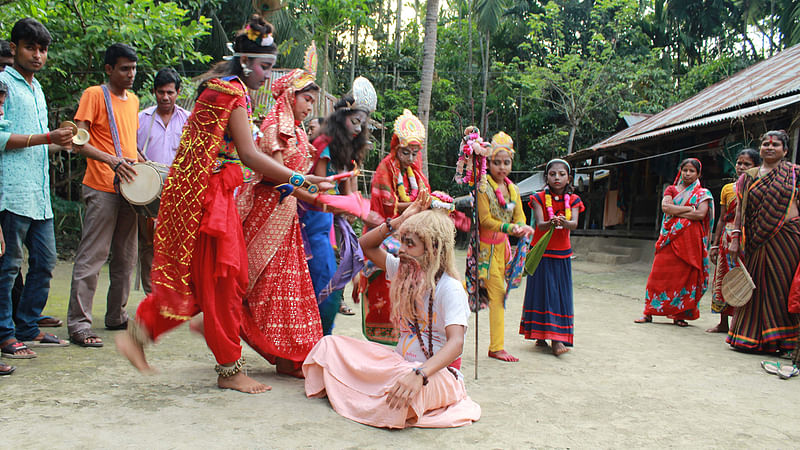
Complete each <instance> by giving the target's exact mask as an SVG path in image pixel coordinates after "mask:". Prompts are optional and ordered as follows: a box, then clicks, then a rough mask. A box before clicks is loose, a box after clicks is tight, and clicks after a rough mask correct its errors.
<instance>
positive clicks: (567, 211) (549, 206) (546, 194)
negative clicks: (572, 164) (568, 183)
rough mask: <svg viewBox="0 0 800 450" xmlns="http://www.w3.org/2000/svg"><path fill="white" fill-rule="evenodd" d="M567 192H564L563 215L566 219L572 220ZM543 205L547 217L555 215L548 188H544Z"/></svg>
mask: <svg viewBox="0 0 800 450" xmlns="http://www.w3.org/2000/svg"><path fill="white" fill-rule="evenodd" d="M569 197H570V196H569V192H564V217H565V218H566V219H567V220H572V208H570V198H569ZM556 200H558V196H556ZM544 205H545V207H546V208H547V214H548V216H549V218H553V217H555V216H556V215H555V213H554V212H553V197H552V196H551V195H550V189H549V188H548V189H545V190H544Z"/></svg>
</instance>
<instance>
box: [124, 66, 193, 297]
mask: <svg viewBox="0 0 800 450" xmlns="http://www.w3.org/2000/svg"><path fill="white" fill-rule="evenodd" d="M180 93H181V77H180V76H179V75H178V72H177V71H175V69H173V68H171V67H166V68H164V69H161V70H159V71H158V73H156V77H155V78H154V79H153V95H154V96H155V98H156V105H155V106H151V107H149V108H146V109H144V110H142V112H140V113H139V132H138V133H137V134H136V144H137V145H138V147H139V154H141V155H142V156H144V157H145V158H146V159H148V160H150V161H153V162H157V163H159V164H164V165H166V166H171V165H172V160H173V159H174V158H175V152H176V151H177V150H178V144H179V143H180V142H181V133H182V132H183V125H184V124H186V121H187V120H188V119H189V114H190V113H189V111H187V110H185V109H183V108H181V107H180V106H178V105H176V104H175V100H177V99H178V95H180ZM138 221H139V266H140V268H141V275H142V289H144V292H145V294H149V293H150V291H151V285H150V268H151V267H152V265H153V224H154V221H153V219H149V218H147V217H144V216H139V217H138Z"/></svg>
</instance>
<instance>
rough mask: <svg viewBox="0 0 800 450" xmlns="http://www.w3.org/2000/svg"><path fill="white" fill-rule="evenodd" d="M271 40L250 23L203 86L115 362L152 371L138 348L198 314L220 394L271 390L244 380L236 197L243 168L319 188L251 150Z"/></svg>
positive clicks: (245, 177)
mask: <svg viewBox="0 0 800 450" xmlns="http://www.w3.org/2000/svg"><path fill="white" fill-rule="evenodd" d="M271 32H272V26H271V25H270V24H269V23H267V22H265V21H264V20H263V19H261V17H259V16H257V15H255V16H253V18H252V19H251V20H250V24H249V25H248V27H247V28H246V29H245V30H243V31H241V32H240V33H239V34H238V35H237V36H236V38H235V39H234V43H233V50H234V54H233V57H232V59H231V61H230V62H229V63H223V64H221V65H218V66H217V67H216V68H215V69H213V70H212V71H211V72H209V75H208V77H209V78H208V79H207V80H206V81H205V82H203V83H202V84H201V87H200V94H199V96H198V98H197V102H196V104H195V107H194V110H193V112H192V115H191V117H190V118H189V120H188V122H187V124H186V128H185V130H184V134H183V137H182V138H181V143H180V146H179V147H178V151H177V154H176V155H175V160H174V162H173V165H172V168H171V169H170V173H169V176H168V178H167V182H166V184H165V186H164V191H163V194H162V196H161V204H160V208H159V214H158V222H157V223H158V224H157V227H156V235H155V241H154V260H153V271H152V274H151V275H152V283H153V291H152V293H151V294H150V295H148V296H147V298H145V299H144V300H143V301H142V303H140V304H139V308H138V310H137V312H136V320H135V321H131V323H130V325H129V327H128V331H127V332H125V333H121V334H119V335H118V336H117V338H116V341H117V349H118V350H119V351H120V353H122V355H123V356H125V357H126V358H128V360H130V362H131V364H133V366H134V367H136V368H137V369H139V370H140V371H142V372H151V371H152V368H151V367H150V365H149V364H148V363H147V360H146V359H145V355H144V346H145V345H147V344H149V343H152V342H153V341H154V340H157V339H158V338H159V337H160V336H161V335H162V334H164V333H165V332H167V331H169V330H171V329H173V328H175V327H177V326H178V325H180V324H182V323H183V322H185V321H187V320H189V319H191V318H192V317H193V316H195V315H197V314H199V313H200V312H202V313H203V328H204V334H205V339H206V343H207V344H208V346H209V348H210V349H211V351H212V352H213V353H214V357H215V358H216V360H217V366H216V371H217V374H218V375H219V376H218V378H217V384H218V386H219V387H221V388H228V389H235V390H238V391H241V392H246V393H251V394H256V393H261V392H264V391H266V390H267V389H269V387H268V386H265V385H264V384H262V383H259V382H257V381H256V380H254V379H252V378H250V377H248V376H247V375H245V373H244V372H242V371H241V369H242V367H243V365H244V358H242V346H241V344H240V342H239V330H240V326H241V322H242V317H241V316H242V294H243V293H244V290H245V288H246V287H247V255H246V252H245V243H244V238H243V236H242V229H241V228H240V227H238V226H236V224H238V223H239V216H238V214H237V212H236V203H235V200H234V193H235V192H236V190H237V189H239V188H240V187H241V186H242V183H243V182H245V183H246V182H247V181H249V179H250V177H251V175H252V173H253V171H252V170H250V169H248V167H249V168H252V169H253V170H255V171H256V172H258V173H259V174H260V175H259V178H260V179H265V180H270V181H272V182H275V183H282V182H285V181H286V180H287V179H288V180H289V182H290V183H292V184H293V185H297V186H302V185H305V184H306V183H307V181H306V180H316V181H321V180H322V179H321V178H319V177H312V176H309V177H305V178H304V177H302V176H301V175H299V174H296V173H292V171H291V170H289V169H287V168H286V167H284V166H283V165H281V164H278V163H276V162H275V161H274V160H273V159H270V158H267V157H266V156H264V155H263V154H262V153H260V152H258V151H257V150H256V147H255V144H254V142H253V134H252V133H253V129H252V122H251V121H250V104H249V103H250V102H249V98H248V96H247V88H250V89H258V88H259V87H260V86H261V85H263V84H264V82H265V81H266V79H267V78H268V77H269V75H270V72H271V69H272V65H273V64H274V62H275V57H276V56H275V55H276V53H277V47H276V46H275V45H274V42H273V39H272V36H271ZM245 165H246V166H247V167H245Z"/></svg>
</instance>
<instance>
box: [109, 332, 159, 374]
mask: <svg viewBox="0 0 800 450" xmlns="http://www.w3.org/2000/svg"><path fill="white" fill-rule="evenodd" d="M114 342H116V344H117V351H118V352H119V353H120V354H121V355H122V356H124V357H126V358H128V361H130V362H131V364H133V367H135V368H136V370H138V371H139V372H142V373H144V374H152V373H155V372H156V371H155V369H153V367H152V366H150V364H147V359H146V358H145V356H144V348H142V346H141V345H140V344H139V343H138V342H136V340H135V339H134V338H133V336H131V333H130V331H125V332H123V333H118V334H117V335H116V336H114Z"/></svg>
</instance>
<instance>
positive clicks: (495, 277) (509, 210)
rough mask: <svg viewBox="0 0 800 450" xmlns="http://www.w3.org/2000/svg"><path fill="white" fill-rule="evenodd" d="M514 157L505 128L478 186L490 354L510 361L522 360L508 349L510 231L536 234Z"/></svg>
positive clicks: (480, 267)
mask: <svg viewBox="0 0 800 450" xmlns="http://www.w3.org/2000/svg"><path fill="white" fill-rule="evenodd" d="M513 158H514V141H513V140H512V139H511V137H510V136H509V135H507V134H505V133H503V132H502V131H501V132H499V133H497V134H495V135H494V137H493V138H492V154H491V156H490V157H489V173H488V174H487V175H488V176H486V177H484V179H483V181H481V184H480V186H479V188H478V217H479V220H480V240H481V243H480V252H479V254H478V277H479V279H480V283H481V287H482V288H484V289H485V291H486V293H487V294H488V297H489V334H490V342H489V356H490V357H492V358H497V359H499V360H501V361H507V362H516V361H519V359H517V358H515V357H514V356H513V355H511V354H510V353H508V352H507V351H505V349H504V328H505V305H504V304H503V303H504V302H503V299H504V297H505V293H506V285H505V272H506V264H508V263H509V261H510V259H511V256H512V255H511V246H510V244H509V242H508V235H509V234H510V235H512V236H517V237H522V236H526V235H532V234H533V228H531V227H530V226H528V225H526V220H525V213H524V212H523V211H522V200H521V199H520V197H519V189H517V186H516V185H514V183H512V182H511V180H509V179H508V174H509V173H511V163H512V161H513ZM481 291H483V289H481Z"/></svg>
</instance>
